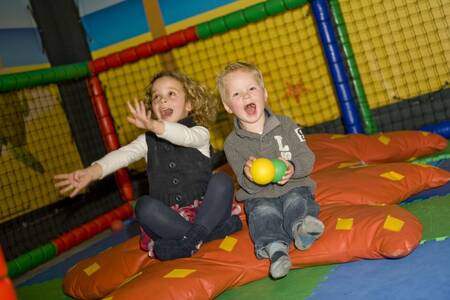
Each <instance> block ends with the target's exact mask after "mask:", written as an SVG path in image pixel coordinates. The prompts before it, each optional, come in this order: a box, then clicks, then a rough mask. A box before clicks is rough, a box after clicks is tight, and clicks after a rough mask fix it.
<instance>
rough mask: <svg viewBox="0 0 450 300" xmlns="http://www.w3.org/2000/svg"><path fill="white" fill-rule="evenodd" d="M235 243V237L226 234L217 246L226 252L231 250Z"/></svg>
mask: <svg viewBox="0 0 450 300" xmlns="http://www.w3.org/2000/svg"><path fill="white" fill-rule="evenodd" d="M236 243H237V239H235V238H234V237H231V236H226V237H225V238H224V239H223V240H222V243H220V246H219V248H220V249H222V250H225V251H228V252H231V251H233V249H234V246H235V245H236Z"/></svg>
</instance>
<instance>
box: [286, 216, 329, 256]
mask: <svg viewBox="0 0 450 300" xmlns="http://www.w3.org/2000/svg"><path fill="white" fill-rule="evenodd" d="M324 229H325V226H324V225H323V223H322V221H320V220H319V219H317V218H315V217H313V216H306V217H305V219H304V220H303V222H301V223H300V224H298V225H297V228H296V229H294V244H295V247H296V248H297V249H299V250H306V249H308V248H309V247H311V245H312V243H313V242H314V241H315V240H317V239H318V238H319V237H320V236H321V235H322V233H323V231H324Z"/></svg>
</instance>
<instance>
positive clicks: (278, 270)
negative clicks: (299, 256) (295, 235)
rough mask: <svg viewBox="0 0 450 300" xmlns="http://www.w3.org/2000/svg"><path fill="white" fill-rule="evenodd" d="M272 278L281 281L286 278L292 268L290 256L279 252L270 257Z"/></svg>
mask: <svg viewBox="0 0 450 300" xmlns="http://www.w3.org/2000/svg"><path fill="white" fill-rule="evenodd" d="M270 261H271V263H270V276H272V278H273V279H279V278H282V277H284V276H286V275H287V274H288V273H289V270H290V269H291V267H292V263H291V260H290V258H289V256H288V255H287V254H286V253H285V252H283V251H277V252H275V253H274V254H273V255H272V256H271V257H270Z"/></svg>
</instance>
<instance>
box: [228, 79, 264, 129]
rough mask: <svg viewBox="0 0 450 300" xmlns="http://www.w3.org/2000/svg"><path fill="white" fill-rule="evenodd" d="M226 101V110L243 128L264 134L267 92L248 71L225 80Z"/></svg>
mask: <svg viewBox="0 0 450 300" xmlns="http://www.w3.org/2000/svg"><path fill="white" fill-rule="evenodd" d="M224 86H225V95H226V97H225V98H226V99H225V101H223V104H224V107H225V110H226V111H227V112H229V113H232V114H234V115H235V116H236V117H237V118H238V119H239V124H240V125H241V126H242V128H244V129H246V130H248V131H250V132H255V133H262V130H263V128H264V120H265V116H264V107H265V104H266V102H267V91H266V89H265V88H264V87H262V86H261V84H259V83H258V81H257V80H256V78H255V75H254V74H252V73H251V72H249V71H246V70H237V71H234V72H232V73H229V74H228V75H226V76H225V78H224Z"/></svg>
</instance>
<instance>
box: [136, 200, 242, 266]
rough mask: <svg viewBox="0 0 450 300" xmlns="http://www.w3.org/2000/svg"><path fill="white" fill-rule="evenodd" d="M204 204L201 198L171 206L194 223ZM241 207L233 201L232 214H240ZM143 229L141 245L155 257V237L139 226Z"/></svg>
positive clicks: (149, 254)
mask: <svg viewBox="0 0 450 300" xmlns="http://www.w3.org/2000/svg"><path fill="white" fill-rule="evenodd" d="M201 205H202V201H201V200H194V203H192V204H191V205H188V206H183V207H180V206H179V205H178V204H175V205H173V206H171V208H172V209H173V210H174V211H176V212H177V213H178V214H179V215H180V216H182V217H183V218H184V219H185V220H186V221H188V222H190V223H193V222H194V221H195V217H196V216H197V208H199V207H200V206H201ZM241 211H242V209H241V207H240V206H239V204H237V203H235V202H233V206H232V208H231V215H232V216H233V215H240V214H241ZM139 229H140V231H141V236H140V240H139V246H140V248H141V249H142V250H144V251H148V256H150V257H155V255H154V253H153V243H154V242H153V239H152V237H151V236H149V235H148V234H147V233H145V231H144V229H143V228H142V227H139Z"/></svg>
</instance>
